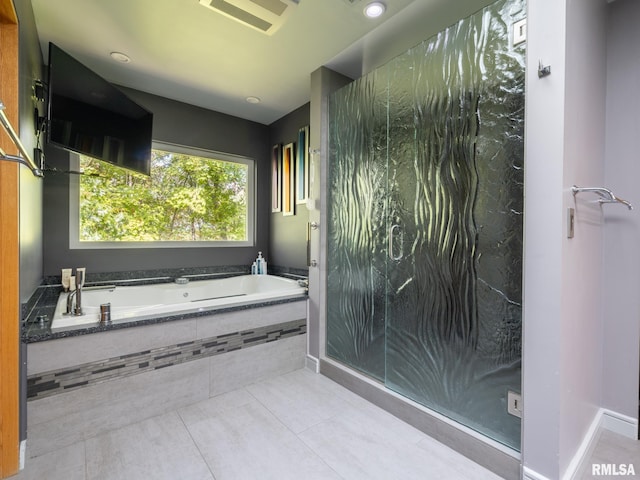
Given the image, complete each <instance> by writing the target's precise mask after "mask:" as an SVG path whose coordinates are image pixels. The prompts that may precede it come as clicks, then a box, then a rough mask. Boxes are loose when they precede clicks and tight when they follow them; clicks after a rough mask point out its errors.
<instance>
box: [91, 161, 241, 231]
mask: <svg viewBox="0 0 640 480" xmlns="http://www.w3.org/2000/svg"><path fill="white" fill-rule="evenodd" d="M81 168H82V170H83V171H84V173H86V174H95V175H97V176H91V175H82V176H81V177H80V240H81V241H129V242H130V241H220V240H226V241H229V240H230V241H242V240H246V239H247V227H246V224H247V173H248V167H247V165H244V164H240V163H233V162H227V161H221V160H214V159H210V158H204V157H197V156H193V155H185V154H178V153H171V152H164V151H160V150H153V151H152V157H151V176H150V177H146V176H144V175H139V174H135V173H131V172H129V171H127V170H124V169H121V168H118V167H115V166H112V165H110V164H108V163H105V162H102V161H99V160H95V159H92V158H89V157H82V158H81Z"/></svg>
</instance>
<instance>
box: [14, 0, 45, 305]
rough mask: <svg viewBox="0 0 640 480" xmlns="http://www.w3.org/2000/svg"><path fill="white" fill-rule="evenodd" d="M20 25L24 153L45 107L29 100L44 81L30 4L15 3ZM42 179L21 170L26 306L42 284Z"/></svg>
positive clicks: (33, 142) (22, 289) (22, 281)
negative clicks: (35, 86) (37, 83)
mask: <svg viewBox="0 0 640 480" xmlns="http://www.w3.org/2000/svg"><path fill="white" fill-rule="evenodd" d="M15 4H16V5H15V7H16V13H17V14H18V22H19V25H20V58H19V82H20V87H19V95H20V124H19V128H20V139H21V141H22V143H23V144H24V146H25V148H26V149H27V152H29V153H31V152H33V148H34V147H35V146H36V138H35V121H34V114H33V111H34V108H35V107H36V106H39V108H40V111H41V115H44V114H45V113H44V107H43V106H42V105H41V104H39V103H38V102H35V101H34V100H33V98H32V87H33V82H34V81H35V80H44V78H43V73H42V54H41V52H40V44H39V43H38V33H37V31H36V25H35V18H34V16H33V10H32V8H31V2H24V1H22V2H15ZM42 238H43V235H42V179H40V178H36V177H34V176H33V174H32V173H31V171H30V170H29V169H28V168H26V167H20V302H21V303H24V302H26V301H27V300H28V299H29V297H30V296H31V295H32V294H33V292H34V290H35V288H36V287H37V286H38V285H40V282H41V281H42Z"/></svg>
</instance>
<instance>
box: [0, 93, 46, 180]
mask: <svg viewBox="0 0 640 480" xmlns="http://www.w3.org/2000/svg"><path fill="white" fill-rule="evenodd" d="M4 109H5V106H4V103H2V102H1V101H0V123H2V126H3V127H4V129H5V130H6V132H7V134H8V135H9V137H11V140H12V141H13V143H15V144H16V147H18V150H19V151H20V153H21V154H22V157H19V156H17V155H9V154H7V153H5V152H4V150H2V149H1V148H0V160H8V161H10V162H18V163H21V164H22V165H25V166H27V167H29V169H30V170H31V172H32V173H33V174H34V175H35V176H36V177H43V176H44V175H43V173H42V169H41V168H40V167H38V166H37V165H36V163H35V162H34V161H33V159H32V158H31V156H30V155H29V154H28V153H27V150H26V149H25V148H24V145H23V144H22V142H21V141H20V137H18V134H17V133H16V131H15V130H14V129H13V127H12V126H11V123H10V122H9V119H8V118H7V116H6V115H5V113H4Z"/></svg>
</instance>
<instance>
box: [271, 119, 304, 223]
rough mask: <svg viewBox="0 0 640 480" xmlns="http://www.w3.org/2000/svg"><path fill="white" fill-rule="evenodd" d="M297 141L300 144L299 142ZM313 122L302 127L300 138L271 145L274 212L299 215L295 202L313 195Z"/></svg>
mask: <svg viewBox="0 0 640 480" xmlns="http://www.w3.org/2000/svg"><path fill="white" fill-rule="evenodd" d="M296 143H297V145H296ZM309 168H310V167H309V126H308V125H307V126H306V127H302V128H301V129H300V130H299V131H298V138H297V142H291V143H288V144H286V145H284V146H282V145H280V144H276V145H274V146H273V147H272V148H271V212H272V213H280V212H282V215H284V216H289V215H295V205H296V204H304V203H306V202H307V200H308V198H309Z"/></svg>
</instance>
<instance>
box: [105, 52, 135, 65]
mask: <svg viewBox="0 0 640 480" xmlns="http://www.w3.org/2000/svg"><path fill="white" fill-rule="evenodd" d="M110 55H111V58H113V59H114V60H115V61H116V62H120V63H129V62H130V61H131V59H130V58H129V56H128V55H125V54H124V53H121V52H111V53H110Z"/></svg>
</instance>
